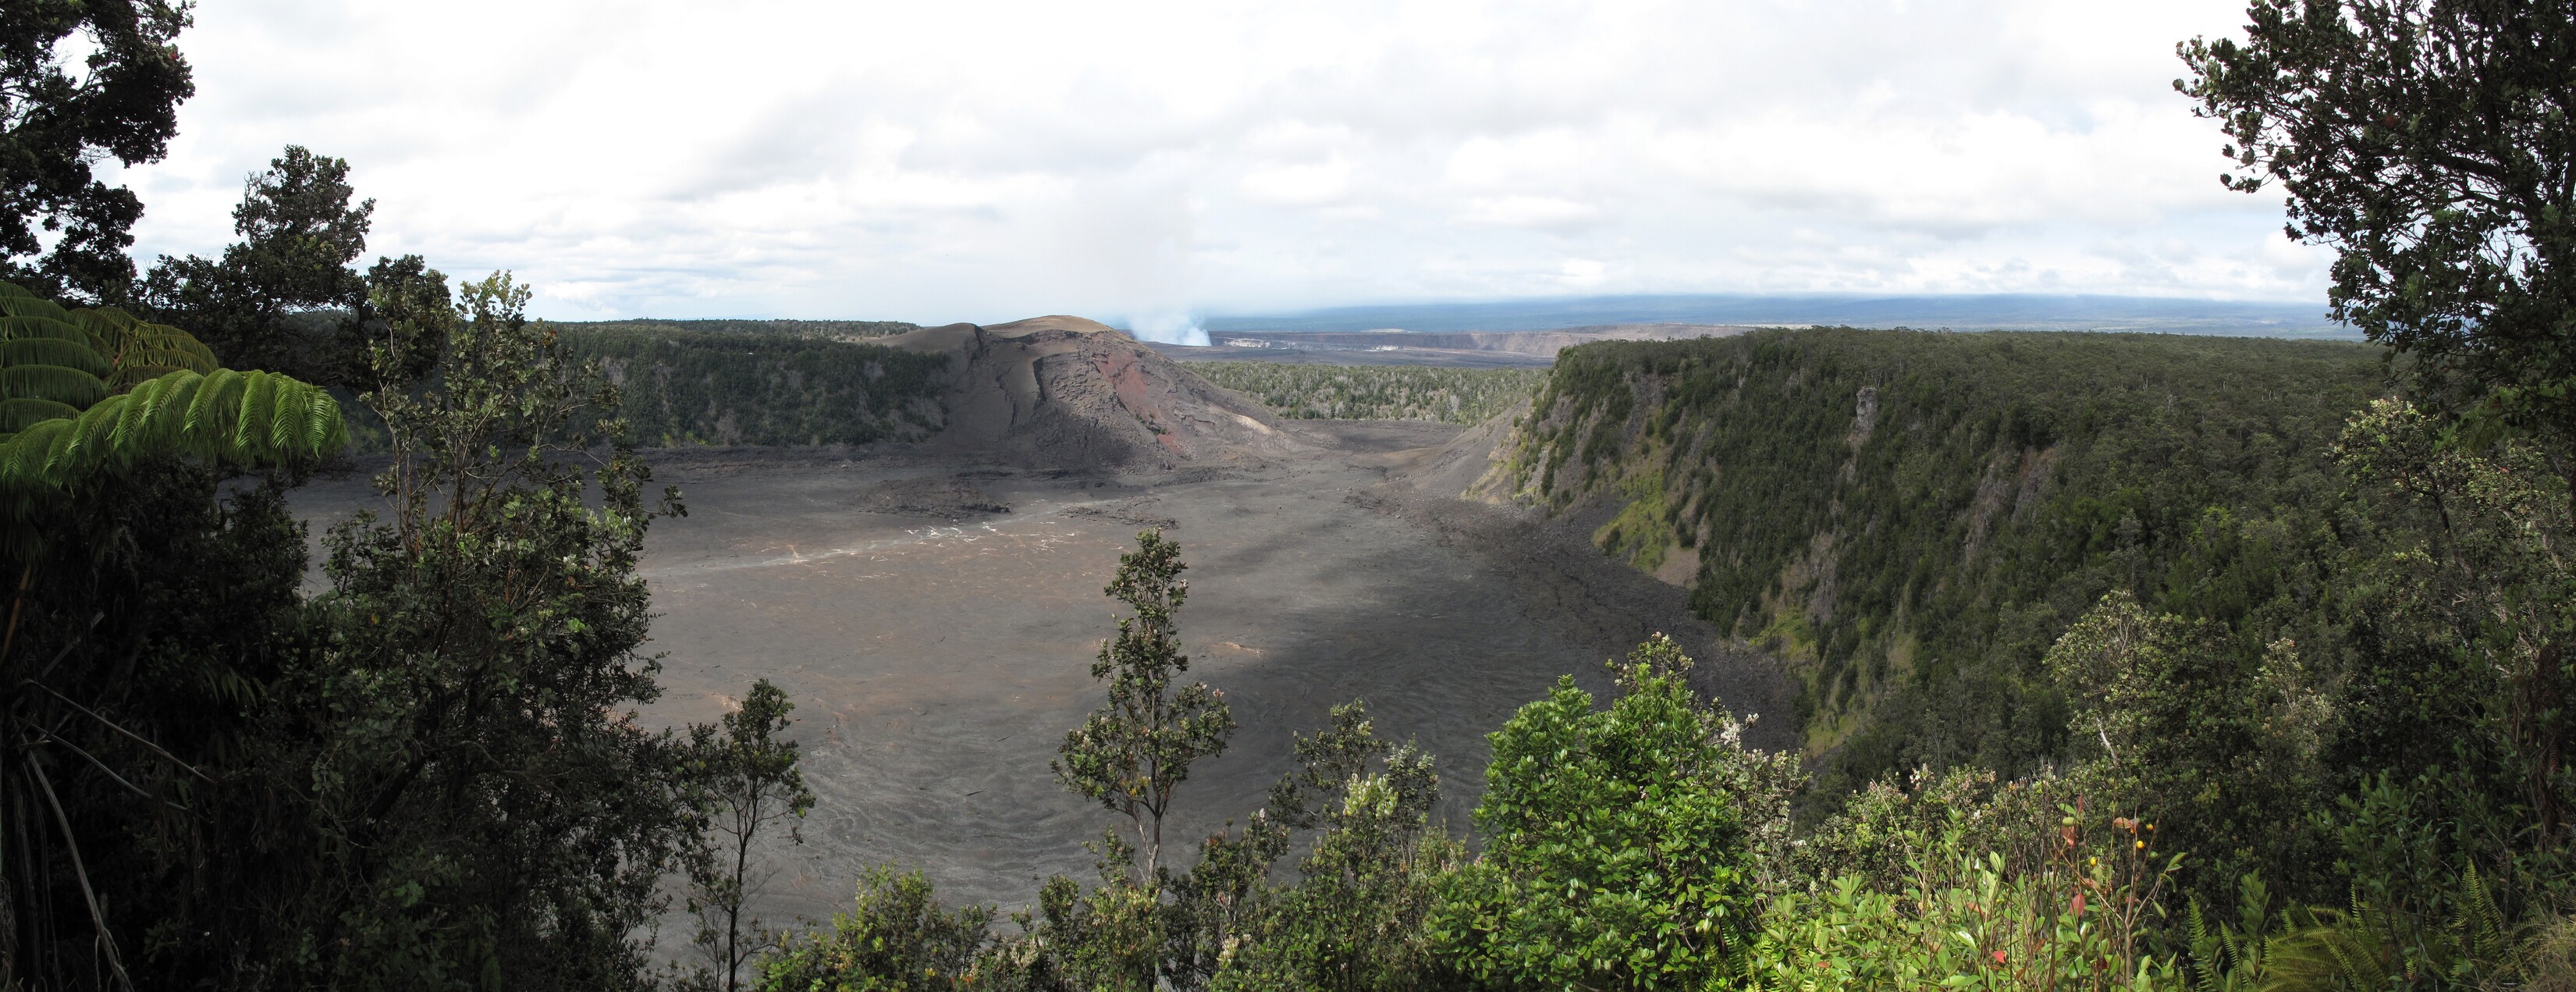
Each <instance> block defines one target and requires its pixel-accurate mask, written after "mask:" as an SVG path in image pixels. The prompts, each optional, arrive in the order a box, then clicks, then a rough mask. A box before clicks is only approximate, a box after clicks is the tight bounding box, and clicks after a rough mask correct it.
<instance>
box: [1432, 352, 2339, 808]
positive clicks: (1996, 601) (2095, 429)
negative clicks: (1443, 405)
mask: <svg viewBox="0 0 2576 992" xmlns="http://www.w3.org/2000/svg"><path fill="white" fill-rule="evenodd" d="M2382 375H2383V373H2382V371H2381V367H2380V365H2379V363H2378V360H2377V352H2376V350H2375V349H2371V348H2368V347H2365V346H2359V345H2349V344H2331V343H2321V342H2289V341H2267V340H2253V339H2225V338H2206V337H2183V336H2167V335H2134V334H1942V333H1927V332H1899V331H1861V330H1852V329H1847V328H1844V329H1822V328H1820V329H1811V330H1800V331H1760V332H1755V333H1751V334H1746V335H1742V336H1738V337H1732V338H1726V339H1714V340H1699V341H1677V342H1621V343H1605V344H1593V345H1586V346H1583V347H1579V348H1574V349H1571V350H1568V351H1567V352H1565V353H1564V354H1563V355H1562V356H1560V357H1559V359H1558V362H1557V364H1556V367H1555V370H1554V372H1553V374H1552V375H1551V376H1550V379H1549V381H1548V383H1547V385H1546V386H1545V387H1543V388H1542V389H1541V390H1540V392H1539V394H1538V396H1537V397H1536V398H1535V400H1534V401H1533V405H1532V407H1531V409H1530V410H1529V411H1528V412H1527V413H1524V414H1522V415H1521V416H1520V417H1519V418H1518V419H1517V420H1516V421H1515V422H1514V424H1513V426H1512V428H1511V429H1510V432H1509V434H1507V435H1506V436H1504V437H1503V438H1502V439H1500V441H1499V442H1498V444H1497V446H1496V450H1495V453H1494V455H1493V458H1492V460H1491V462H1490V464H1489V468H1488V470H1487V471H1486V472H1485V473H1484V474H1483V476H1482V477H1481V478H1480V479H1478V480H1477V481H1476V482H1475V483H1474V484H1473V485H1472V486H1471V487H1470V489H1469V493H1468V495H1470V496H1476V497H1481V498H1486V499H1492V500H1505V501H1512V502H1517V503H1520V504H1523V505H1528V506H1532V507H1536V508H1539V509H1541V510H1543V511H1545V512H1547V513H1549V514H1551V515H1554V516H1556V517H1558V518H1559V519H1566V520H1572V521H1575V522H1578V523H1580V524H1581V525H1583V526H1586V527H1588V528H1590V529H1591V530H1592V535H1593V539H1594V543H1595V544H1596V545H1597V546H1599V547H1600V548H1601V549H1602V551H1603V552H1604V553H1605V554H1608V555H1612V556H1615V557H1618V558H1620V559H1623V560H1625V561H1627V562H1629V563H1630V564H1632V565H1634V566H1635V567H1637V568H1639V569H1642V570H1645V571H1648V572H1651V573H1653V574H1655V575H1656V576H1657V577H1659V578H1662V579H1664V580H1666V581H1668V582H1673V583H1676V584H1680V585H1684V586H1686V587H1687V588H1688V589H1689V591H1690V596H1691V604H1692V609H1693V611H1694V612H1696V613H1698V614H1699V615H1700V616H1702V617H1704V618H1706V619H1707V620H1709V621H1710V622H1712V623H1714V624H1717V625H1718V626H1719V627H1721V628H1722V629H1725V630H1727V631H1729V632H1731V633H1732V634H1733V635H1734V636H1736V637H1740V638H1743V639H1744V640H1746V641H1748V642H1750V643H1751V644H1753V645H1754V646H1757V647H1760V648H1763V649H1766V650H1768V651H1771V652H1773V653H1775V654H1777V655H1779V656H1780V657H1782V658H1784V659H1786V660H1787V661H1788V662H1789V664H1790V667H1791V669H1792V671H1793V672H1794V673H1795V676H1796V678H1797V680H1798V683H1799V689H1798V691H1797V699H1796V702H1795V705H1794V706H1793V713H1794V716H1795V718H1796V720H1797V722H1798V724H1799V726H1800V729H1801V731H1802V737H1803V739H1804V741H1805V744H1806V747H1807V749H1808V750H1809V751H1810V752H1811V753H1814V754H1817V755H1819V756H1822V757H1824V758H1825V759H1826V760H1825V762H1824V771H1825V772H1826V782H1825V784H1827V785H1828V786H1833V785H1844V786H1847V785H1850V784H1854V783H1856V782H1858V781H1862V780H1866V779H1868V778H1871V777H1875V776H1877V775H1880V774H1883V773H1886V772H1889V771H1891V770H1895V769H1900V768H1905V767H1912V766H1915V765H1918V764H1934V765H1949V764H1959V763H1977V764H1984V765H1987V766H1990V767H1997V768H2002V769H2006V770H2019V769H2026V768H2028V767H2031V766H2032V765H2035V764H2037V763H2039V762H2043V761H2046V760H2049V759H2050V758H2051V757H2052V756H2053V755H2054V754H2056V753H2058V752H2059V751H2060V750H2061V748H2062V746H2063V742H2062V741H2061V740H2059V739H2058V737H2059V735H2061V734H2062V733H2063V731H2062V729H2060V728H2062V727H2063V725H2064V721H2063V717H2062V712H2061V706H2062V704H2061V702H2060V701H2059V700H2058V699H2057V698H2056V694H2055V692H2054V690H2053V688H2052V687H2050V686H2049V685H2048V684H2047V681H2046V679H2045V677H2044V675H2043V673H2042V672H2041V670H2040V658H2041V656H2042V654H2043V653H2044V652H2045V650H2046V648H2047V646H2048V644H2049V643H2051V642H2052V641H2053V640H2054V639H2055V638H2056V637H2057V635H2058V634H2059V633H2061V632H2062V631H2063V630H2064V629H2065V627H2066V625H2067V624H2068V623H2070V622H2071V621H2072V620H2073V619H2074V618H2075V617H2076V616H2078V615H2080V614H2081V613H2082V611H2083V610H2084V609H2085V608H2086V607H2088V606H2090V605H2091V604H2092V603H2093V602H2094V601H2095V600H2096V599H2098V598H2099V597H2100V596H2101V595H2102V594H2104V593H2105V592H2107V591H2109V590H2111V589H2114V588H2128V589H2133V590H2136V591H2138V592H2139V593H2140V595H2141V596H2143V597H2147V598H2149V599H2150V600H2151V601H2154V602H2157V603H2159V604H2160V605H2161V606H2162V607H2163V608H2165V609H2167V610H2169V611H2171V612H2178V613H2182V614H2184V615H2192V616H2211V617H2218V618H2226V619H2230V620H2236V619H2240V618H2241V617H2242V616H2244V615H2247V614H2249V613H2256V612H2260V611H2262V610H2265V609H2267V608H2268V607H2267V604H2273V603H2275V602H2276V601H2282V600H2283V598H2284V597H2289V598H2295V597H2298V596H2302V595H2308V594H2310V593H2309V592H2308V591H2303V589H2302V586H2301V580H2300V576H2301V574H2302V573H2301V568H2302V565H2301V564H2300V562H2299V560H2298V553H2299V552H2298V546H2299V540H2300V539H2299V537H2298V535H2297V534H2296V533H2289V532H2287V531H2291V530H2295V529H2296V526H2305V524H2299V523H2297V522H2296V521H2297V520H2298V519H2304V518H2299V517H2298V512H2297V511H2298V509H2299V508H2302V507H2308V506H2315V505H2320V504H2321V503H2323V502H2327V501H2330V497H2331V494H2332V493H2333V492H2335V491H2336V489H2337V486H2338V482H2337V480H2336V479H2335V477H2334V474H2333V469H2332V468H2331V466H2330V465H2329V464H2328V462H2327V460H2326V454H2327V448H2328V446H2329V445H2330V444H2331V443H2332V441H2333V440H2334V439H2335V437H2336V436H2337V434H2338V432H2339V431H2340V429H2341V426H2342V423H2343V421H2344V419H2345V418H2346V417H2347V416H2348V415H2349V414H2350V413H2351V412H2352V411H2354V410H2356V409H2358V408H2359V407H2360V406H2362V405H2363V404H2364V402H2366V400H2367V399H2368V398H2369V397H2371V396H2373V395H2375V394H2377V393H2378V392H2379V391H2380V390H2381V388H2382V386H2381V378H2382ZM2208 589H2222V590H2227V591H2226V592H2224V593H2223V594H2220V595H2216V596H2212V595H2210V594H2208V593H2206V592H2196V591H2195V590H2208ZM1838 780H1839V781H1838Z"/></svg>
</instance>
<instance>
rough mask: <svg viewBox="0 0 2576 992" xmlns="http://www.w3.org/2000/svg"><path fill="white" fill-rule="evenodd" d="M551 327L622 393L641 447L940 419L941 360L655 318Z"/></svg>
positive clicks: (866, 437)
mask: <svg viewBox="0 0 2576 992" xmlns="http://www.w3.org/2000/svg"><path fill="white" fill-rule="evenodd" d="M691 323H695V322H691ZM549 326H552V327H555V328H556V329H557V333H558V334H560V335H561V336H562V338H563V340H564V343H565V344H566V345H567V346H568V347H569V348H570V349H571V352H572V353H573V354H574V355H577V356H580V357H581V358H584V359H595V360H597V361H598V362H599V363H600V367H601V368H602V370H603V371H605V372H606V374H607V375H608V378H609V381H610V382H612V383H615V384H616V385H618V386H619V387H620V389H621V390H622V395H623V400H622V402H623V405H622V406H621V408H620V409H621V411H622V414H623V416H624V417H625V418H626V430H627V436H628V437H630V438H632V439H633V440H634V441H635V442H636V443H639V444H644V445H649V446H657V447H678V446H683V445H702V444H723V445H731V444H749V445H798V444H866V443H869V442H872V441H882V440H917V439H920V438H922V437H926V436H928V435H930V434H932V433H935V432H936V431H937V430H938V429H939V428H940V427H941V426H942V425H943V424H944V423H945V417H946V411H944V410H943V409H941V407H940V405H939V396H940V392H941V389H942V387H943V384H944V373H945V371H946V369H947V366H948V356H946V355H936V354H922V353H919V352H912V351H900V350H896V349H893V348H886V347H881V346H878V345H869V344H853V343H849V342H845V341H840V340H834V339H829V338H820V337H787V336H781V335H777V334H773V333H743V332H725V331H699V330H678V329H675V328H673V327H670V326H666V325H662V324H652V323H634V322H624V323H612V324H556V325H549Z"/></svg>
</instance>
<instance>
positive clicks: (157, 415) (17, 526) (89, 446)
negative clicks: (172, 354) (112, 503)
mask: <svg viewBox="0 0 2576 992" xmlns="http://www.w3.org/2000/svg"><path fill="white" fill-rule="evenodd" d="M10 371H15V370H12V369H0V375H5V374H6V373H7V372H10ZM30 409H31V410H32V408H30ZM48 409H50V408H48ZM57 412H58V411H57ZM347 444H348V428H347V426H346V425H345V424H343V423H342V422H341V420H340V407H339V404H337V403H336V402H334V401H333V400H332V399H331V396H330V394H329V393H328V392H325V391H324V390H323V389H322V388H321V387H319V386H315V385H312V384H310V383H305V382H299V381H296V380H295V379H292V378H288V377H286V376H282V375H277V374H274V373H269V372H236V371H233V370H230V369H219V370H217V371H216V372H215V374H213V375H199V374H197V373H195V372H189V371H184V370H183V371H177V372H171V373H169V374H166V375H163V376H161V377H159V378H156V379H150V380H146V381H144V382H141V383H138V384H136V385H135V387H134V388H133V389H132V390H130V391H128V392H125V393H122V394H119V395H115V396H107V397H104V398H102V399H100V400H99V401H98V402H97V403H95V404H92V405H91V406H90V407H89V408H88V409H85V410H80V411H78V415H77V416H73V417H55V418H51V419H43V420H38V421H36V422H34V423H31V424H28V425H27V426H26V427H25V428H23V429H21V430H19V431H17V432H16V433H13V434H10V435H9V436H8V437H7V438H5V439H0V513H5V520H0V554H21V553H24V552H25V551H27V550H28V549H30V548H32V547H34V546H36V544H38V543H39V542H41V541H42V539H43V535H42V532H41V530H40V529H39V528H40V524H39V521H38V519H37V518H38V516H39V515H40V513H41V512H42V511H43V510H44V509H45V507H47V506H48V505H54V504H58V503H59V501H60V500H62V499H64V498H67V497H68V496H69V494H70V493H71V492H72V491H73V490H75V489H76V488H77V487H79V486H80V485H81V484H82V483H83V482H84V481H85V480H87V479H91V478H94V477H97V476H100V475H103V474H104V475H113V474H116V473H120V472H123V471H125V470H127V469H129V468H131V467H132V466H133V465H134V464H135V463H136V462H138V461H141V460H144V459H148V458H155V457H166V456H170V455H194V456H197V457H200V458H204V459H206V460H208V461H215V462H227V463H233V464H243V465H257V464H278V463H289V462H310V461H314V460H318V459H321V458H324V457H328V456H329V455H331V454H333V453H335V452H337V451H339V450H340V449H341V448H342V447H344V446H346V445H347Z"/></svg>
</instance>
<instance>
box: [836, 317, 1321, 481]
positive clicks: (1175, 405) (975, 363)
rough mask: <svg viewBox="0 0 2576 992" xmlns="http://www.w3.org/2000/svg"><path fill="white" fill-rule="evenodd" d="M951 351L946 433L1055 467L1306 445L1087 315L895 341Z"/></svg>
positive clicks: (1177, 460) (1245, 403)
mask: <svg viewBox="0 0 2576 992" xmlns="http://www.w3.org/2000/svg"><path fill="white" fill-rule="evenodd" d="M880 343H883V344H886V345H889V346H892V347H896V348H903V349H906V350H911V351H920V352H927V353H945V354H947V355H949V356H951V357H950V360H949V361H950V364H949V388H948V393H947V396H946V397H945V405H946V406H947V410H948V424H947V429H946V430H944V431H943V432H941V434H940V438H939V442H940V443H942V444H947V445H953V446H956V447H959V448H962V449H965V450H971V451H977V452H981V453H987V454H992V455H998V456H1002V457H1005V458H1009V459H1010V460H1012V461H1016V462H1022V463H1025V464H1031V465H1036V466H1042V467H1050V468H1074V467H1081V468H1091V467H1101V468H1130V469H1149V468H1175V467H1178V466H1179V465H1180V464H1181V463H1184V462H1207V461H1229V460H1238V459H1245V458H1259V457H1263V456H1270V455H1281V454H1287V453H1290V452H1293V451H1297V450H1300V449H1302V448H1304V447H1306V446H1305V445H1304V444H1303V443H1302V442H1300V441H1298V440H1297V439H1296V438H1294V437H1292V436H1291V435H1290V434H1289V433H1288V432H1287V431H1285V430H1283V429H1282V428H1281V425H1280V423H1279V421H1278V420H1277V419H1276V418H1274V417H1272V416H1271V415H1270V412H1269V411H1268V410H1265V409H1263V408H1262V407H1261V406H1260V405H1259V404H1256V403H1253V402H1252V401H1250V400H1247V399H1245V398H1243V397H1242V396H1239V395H1237V394H1235V393H1233V392H1230V391H1228V390H1225V389H1221V388H1219V387H1217V386H1215V385H1213V384H1211V383H1209V382H1208V381H1207V380H1205V379H1201V378H1199V377H1198V375H1197V374H1196V373H1193V372H1191V371H1190V370H1188V369H1185V368H1182V367H1181V366H1180V365H1179V364H1177V363H1175V362H1173V361H1172V360H1171V359H1168V358H1165V357H1163V356H1162V355H1161V354H1159V353H1157V352H1155V351H1154V350H1153V349H1151V348H1147V347H1145V346H1143V345H1140V344H1138V343H1136V341H1135V339H1133V338H1130V337H1128V336H1127V335H1126V334H1125V333H1122V332H1120V331H1119V330H1118V329H1116V328H1113V327H1110V326H1108V325H1106V324H1102V323H1099V322H1097V321H1092V320H1085V319H1083V318H1081V317H1065V316H1053V317H1035V318H1031V319H1028V320H1020V321H1013V322H1011V323H1008V324H997V325H993V326H990V327H979V326H977V325H974V324H950V325H948V326H946V327H931V328H924V329H922V330H918V331H914V332H912V333H909V334H905V335H902V336H900V337H894V338H887V339H883V341H882V342H880Z"/></svg>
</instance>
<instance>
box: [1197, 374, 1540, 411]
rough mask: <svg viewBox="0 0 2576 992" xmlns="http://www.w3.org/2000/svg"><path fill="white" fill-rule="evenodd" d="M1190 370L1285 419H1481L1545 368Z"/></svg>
mask: <svg viewBox="0 0 2576 992" xmlns="http://www.w3.org/2000/svg"><path fill="white" fill-rule="evenodd" d="M1183 364H1185V365H1187V366H1188V367H1189V370H1190V371H1192V372H1196V373H1198V374H1199V375H1201V376H1203V377H1205V378H1206V379H1207V380H1208V381H1209V382H1213V383H1216V384H1217V385H1220V386H1223V387H1225V388H1227V389H1231V390H1234V391H1235V392H1238V393H1242V394H1244V395H1246V396H1249V397H1252V398H1253V399H1254V400H1257V401H1259V402H1260V403H1261V405H1263V406H1266V407H1269V408H1270V409H1271V410H1272V411H1274V412H1276V413H1278V414H1279V415H1280V416H1282V417H1293V418H1298V419H1305V420H1322V419H1340V420H1436V421H1439V422H1441V423H1448V424H1475V423H1482V422H1484V421H1485V420H1486V419H1487V418H1490V417H1493V416H1495V415H1497V414H1500V413H1503V412H1504V411H1507V410H1510V409H1511V408H1512V407H1513V406H1515V405H1518V404H1519V403H1520V402H1521V401H1523V400H1526V399H1528V398H1529V396H1530V394H1531V393H1532V392H1535V391H1536V390H1537V389H1538V387H1539V384H1540V383H1542V382H1545V381H1547V370H1546V369H1451V368H1436V367H1423V366H1411V365H1296V364H1290V363H1287V362H1186V363H1183Z"/></svg>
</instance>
